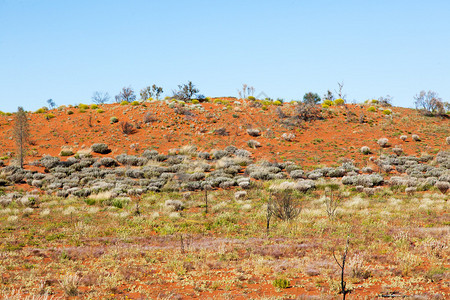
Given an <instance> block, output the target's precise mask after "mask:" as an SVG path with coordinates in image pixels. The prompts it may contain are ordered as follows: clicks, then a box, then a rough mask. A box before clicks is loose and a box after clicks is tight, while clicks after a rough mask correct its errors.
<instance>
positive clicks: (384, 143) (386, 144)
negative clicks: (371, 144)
mask: <svg viewBox="0 0 450 300" xmlns="http://www.w3.org/2000/svg"><path fill="white" fill-rule="evenodd" d="M377 144H378V145H380V147H383V148H386V147H389V140H388V139H387V138H381V139H379V140H378V141H377Z"/></svg>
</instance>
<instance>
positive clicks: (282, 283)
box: [273, 278, 291, 289]
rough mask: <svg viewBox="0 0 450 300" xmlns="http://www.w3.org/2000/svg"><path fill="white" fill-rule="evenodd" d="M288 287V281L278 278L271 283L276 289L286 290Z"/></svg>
mask: <svg viewBox="0 0 450 300" xmlns="http://www.w3.org/2000/svg"><path fill="white" fill-rule="evenodd" d="M290 285H291V283H290V282H289V280H287V279H284V278H278V279H275V280H274V281H273V286H274V287H276V288H278V289H287V288H288V287H289V286H290Z"/></svg>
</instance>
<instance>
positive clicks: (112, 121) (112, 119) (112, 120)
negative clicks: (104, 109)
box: [109, 117, 119, 124]
mask: <svg viewBox="0 0 450 300" xmlns="http://www.w3.org/2000/svg"><path fill="white" fill-rule="evenodd" d="M109 121H110V123H111V124H114V123H117V122H119V119H117V117H111V119H109Z"/></svg>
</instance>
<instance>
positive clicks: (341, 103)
mask: <svg viewBox="0 0 450 300" xmlns="http://www.w3.org/2000/svg"><path fill="white" fill-rule="evenodd" d="M344 103H345V101H344V99H341V98H339V99H336V100H334V105H337V106H339V105H343V104H344Z"/></svg>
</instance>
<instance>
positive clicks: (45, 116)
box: [44, 113, 55, 120]
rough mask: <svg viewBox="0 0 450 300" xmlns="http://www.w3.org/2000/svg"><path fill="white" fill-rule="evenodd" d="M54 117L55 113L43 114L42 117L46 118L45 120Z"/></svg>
mask: <svg viewBox="0 0 450 300" xmlns="http://www.w3.org/2000/svg"><path fill="white" fill-rule="evenodd" d="M54 117H55V115H54V114H52V113H50V114H45V115H44V118H46V119H47V120H50V119H53V118H54Z"/></svg>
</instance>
